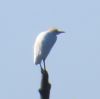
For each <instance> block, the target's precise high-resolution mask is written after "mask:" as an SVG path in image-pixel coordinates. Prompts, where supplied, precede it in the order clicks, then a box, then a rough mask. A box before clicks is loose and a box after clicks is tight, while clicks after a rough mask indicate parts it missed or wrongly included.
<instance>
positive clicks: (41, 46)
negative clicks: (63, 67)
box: [34, 28, 64, 69]
mask: <svg viewBox="0 0 100 99" xmlns="http://www.w3.org/2000/svg"><path fill="white" fill-rule="evenodd" d="M61 33H64V31H61V30H58V29H55V28H53V29H49V30H47V31H44V32H41V33H40V34H39V35H38V36H37V38H36V41H35V44H34V63H35V64H36V65H37V64H40V67H41V62H42V61H43V64H44V69H45V60H46V58H47V56H48V54H49V52H50V50H51V49H52V47H53V45H54V44H55V42H56V40H57V35H59V34H61ZM41 68H42V67H41Z"/></svg>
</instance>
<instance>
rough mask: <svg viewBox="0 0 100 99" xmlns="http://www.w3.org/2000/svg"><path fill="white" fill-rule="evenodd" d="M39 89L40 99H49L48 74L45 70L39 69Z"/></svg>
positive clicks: (49, 85)
mask: <svg viewBox="0 0 100 99" xmlns="http://www.w3.org/2000/svg"><path fill="white" fill-rule="evenodd" d="M41 74H42V79H41V87H40V89H39V93H40V97H41V99H49V96H50V89H51V84H50V83H49V81H48V80H49V74H48V72H47V70H46V69H43V68H41Z"/></svg>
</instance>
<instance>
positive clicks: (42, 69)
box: [40, 63, 43, 72]
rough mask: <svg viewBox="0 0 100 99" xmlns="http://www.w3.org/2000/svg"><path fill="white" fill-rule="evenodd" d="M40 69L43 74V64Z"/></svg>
mask: <svg viewBox="0 0 100 99" xmlns="http://www.w3.org/2000/svg"><path fill="white" fill-rule="evenodd" d="M40 69H41V72H43V68H42V66H41V63H40Z"/></svg>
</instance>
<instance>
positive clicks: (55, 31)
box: [48, 28, 65, 35]
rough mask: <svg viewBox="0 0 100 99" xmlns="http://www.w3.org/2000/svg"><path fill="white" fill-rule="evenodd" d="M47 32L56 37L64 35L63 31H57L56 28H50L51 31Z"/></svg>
mask: <svg viewBox="0 0 100 99" xmlns="http://www.w3.org/2000/svg"><path fill="white" fill-rule="evenodd" d="M48 31H49V32H50V33H54V34H56V35H59V34H61V33H65V32H64V31H62V30H59V29H57V28H51V29H49V30H48Z"/></svg>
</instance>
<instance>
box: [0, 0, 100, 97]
mask: <svg viewBox="0 0 100 99" xmlns="http://www.w3.org/2000/svg"><path fill="white" fill-rule="evenodd" d="M50 27H58V28H60V29H62V30H65V31H66V32H67V33H66V34H63V35H59V37H58V40H57V42H56V44H55V46H54V48H53V49H52V51H51V53H50V55H49V56H48V58H47V60H46V65H47V69H48V72H49V75H50V82H51V83H52V89H51V95H50V96H51V97H50V99H59V98H63V99H100V1H99V0H1V1H0V99H40V95H39V93H38V89H39V87H40V79H41V74H40V68H39V66H35V65H34V64H33V60H32V46H33V43H34V41H35V38H36V36H37V35H38V34H39V33H40V32H41V31H44V30H47V29H48V28H50Z"/></svg>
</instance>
